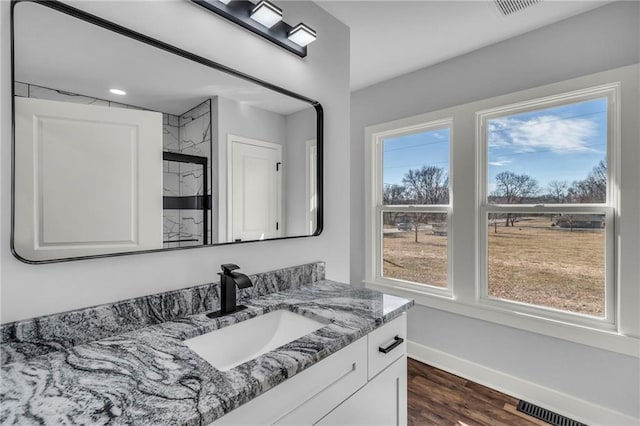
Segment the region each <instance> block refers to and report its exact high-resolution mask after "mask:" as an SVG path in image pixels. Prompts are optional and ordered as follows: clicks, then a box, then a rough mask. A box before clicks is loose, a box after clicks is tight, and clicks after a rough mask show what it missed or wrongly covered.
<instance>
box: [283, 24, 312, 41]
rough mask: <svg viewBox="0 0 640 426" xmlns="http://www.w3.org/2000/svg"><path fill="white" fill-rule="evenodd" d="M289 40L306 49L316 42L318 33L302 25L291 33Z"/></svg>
mask: <svg viewBox="0 0 640 426" xmlns="http://www.w3.org/2000/svg"><path fill="white" fill-rule="evenodd" d="M288 38H289V40H291V41H292V42H294V43H295V44H297V45H298V46H301V47H305V46H306V45H307V44H309V43H311V42H313V41H315V40H316V32H315V31H314V30H312V29H311V28H309V27H307V26H306V25H305V24H302V23H300V24H298V25H296V27H295V28H294V29H292V30H291V31H290V32H289V37H288Z"/></svg>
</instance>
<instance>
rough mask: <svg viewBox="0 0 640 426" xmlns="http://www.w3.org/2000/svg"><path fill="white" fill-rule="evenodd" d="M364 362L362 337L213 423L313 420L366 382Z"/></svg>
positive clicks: (310, 421)
mask: <svg viewBox="0 0 640 426" xmlns="http://www.w3.org/2000/svg"><path fill="white" fill-rule="evenodd" d="M366 363H367V338H366V337H363V338H361V339H359V340H357V341H355V342H354V343H352V344H350V345H348V346H347V347H345V348H343V349H341V350H339V351H338V352H336V353H335V354H333V355H331V356H329V357H327V359H324V360H322V361H320V362H319V363H317V364H316V365H314V366H312V367H310V368H308V369H307V370H305V371H302V372H301V373H299V374H296V375H295V376H293V377H292V378H290V379H288V380H285V381H284V382H282V383H280V384H279V385H278V386H275V387H274V388H273V389H270V390H269V391H267V392H265V393H264V394H262V395H260V396H258V397H256V398H255V399H253V400H251V401H249V402H247V403H246V404H244V405H242V406H241V407H238V408H236V409H235V410H233V411H231V412H230V413H228V414H226V415H224V416H222V417H220V418H219V419H218V420H216V421H215V422H213V423H212V424H214V425H230V426H231V425H233V426H238V425H271V424H298V425H299V424H303V423H304V424H311V423H314V422H315V421H317V420H319V419H320V418H321V417H322V416H324V415H325V414H326V413H328V412H329V411H331V410H332V409H333V408H334V407H335V406H336V405H338V404H339V403H340V402H341V401H343V400H345V399H346V398H347V397H349V395H351V394H353V393H354V392H356V391H357V390H358V389H359V388H361V387H362V386H364V385H365V384H366V383H367V373H366V368H367V367H366ZM296 407H297V408H296Z"/></svg>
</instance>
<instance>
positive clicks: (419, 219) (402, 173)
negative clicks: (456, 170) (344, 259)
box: [374, 120, 451, 294]
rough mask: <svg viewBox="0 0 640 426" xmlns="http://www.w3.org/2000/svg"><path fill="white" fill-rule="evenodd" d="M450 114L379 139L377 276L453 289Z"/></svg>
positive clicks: (411, 285) (400, 282)
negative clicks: (451, 264) (451, 275)
mask: <svg viewBox="0 0 640 426" xmlns="http://www.w3.org/2000/svg"><path fill="white" fill-rule="evenodd" d="M450 145H451V120H445V121H437V122H430V123H426V124H419V125H416V126H412V127H410V128H401V129H391V130H389V131H387V132H385V133H384V134H380V135H378V138H377V141H376V149H377V156H376V165H375V167H376V172H377V175H378V177H379V179H378V186H377V189H376V193H377V194H376V197H377V200H376V217H377V229H376V232H375V234H376V245H377V247H378V249H377V250H376V253H378V254H379V255H377V256H376V260H375V262H374V263H375V268H376V272H375V274H376V279H379V280H382V281H386V282H393V283H394V284H395V285H401V286H405V287H409V288H415V287H418V288H420V289H421V290H426V291H432V292H440V293H445V294H448V293H450V291H449V288H450V285H449V277H450V268H449V263H450V262H449V259H450V256H449V243H448V242H449V235H450V226H449V214H450V211H451V207H450V195H449V192H450V181H451V178H450V172H451V170H450V169H451V167H450Z"/></svg>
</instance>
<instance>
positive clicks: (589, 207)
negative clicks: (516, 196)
mask: <svg viewBox="0 0 640 426" xmlns="http://www.w3.org/2000/svg"><path fill="white" fill-rule="evenodd" d="M619 90H620V84H619V83H613V84H606V85H602V86H597V87H591V88H587V89H583V90H577V91H572V92H567V93H562V94H558V95H554V96H548V97H544V98H539V99H533V100H529V101H525V102H519V103H515V104H510V105H506V106H500V107H497V108H491V109H487V110H483V111H478V112H477V113H476V135H477V139H478V142H479V146H480V149H479V152H478V156H477V159H478V164H477V168H476V170H477V172H478V176H477V185H478V189H477V194H478V196H477V202H478V209H477V222H478V227H477V230H478V235H477V240H478V262H477V265H478V271H477V280H476V282H477V283H478V289H477V291H476V302H477V303H478V304H479V305H482V306H486V307H491V308H494V309H499V310H504V311H512V312H514V313H519V314H524V315H531V316H539V317H544V318H548V319H551V320H557V321H562V322H566V323H573V324H577V325H581V326H586V327H592V328H598V329H603V330H615V329H616V327H617V322H616V318H617V312H616V311H617V306H616V292H617V290H616V284H615V283H616V277H615V269H616V267H615V265H616V253H615V244H614V242H615V235H616V230H615V229H616V228H615V225H616V223H615V222H616V221H615V214H616V211H617V209H618V204H617V203H618V199H619V196H618V191H617V189H616V188H618V182H619V167H618V160H617V159H618V149H619V144H620V143H619V132H618V128H619V126H618V125H617V124H618V123H619V121H620V108H619V98H620V95H619ZM601 98H606V99H607V114H608V115H607V197H606V200H605V202H604V203H598V204H548V205H544V204H542V205H532V204H490V203H489V202H488V195H489V191H488V187H487V185H488V179H487V176H488V175H487V169H488V148H489V147H488V141H487V132H486V129H487V126H486V123H487V121H488V120H491V119H493V118H498V117H504V116H509V115H514V114H520V113H525V112H531V111H537V110H542V109H547V108H553V107H557V106H562V105H568V104H572V103H578V102H584V101H590V100H595V99H601ZM507 212H509V213H516V214H555V213H574V214H577V213H586V214H603V215H604V216H605V231H604V232H605V316H604V317H603V318H598V317H595V316H590V315H584V314H579V313H573V312H569V311H565V310H559V309H554V308H551V307H545V306H541V305H532V304H527V303H521V302H517V301H513V300H507V299H500V298H496V297H492V296H489V293H488V222H487V220H488V215H489V214H490V213H507Z"/></svg>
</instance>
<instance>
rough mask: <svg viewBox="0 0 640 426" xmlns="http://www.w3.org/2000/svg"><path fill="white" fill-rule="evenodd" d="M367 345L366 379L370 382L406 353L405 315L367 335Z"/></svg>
mask: <svg viewBox="0 0 640 426" xmlns="http://www.w3.org/2000/svg"><path fill="white" fill-rule="evenodd" d="M367 345H368V348H367V358H368V363H369V367H368V378H369V380H371V379H372V378H373V377H374V376H375V375H376V374H378V373H380V372H381V371H382V370H384V369H385V368H386V367H387V366H388V365H390V364H391V363H392V362H393V361H395V360H397V359H398V358H400V357H401V356H403V355H405V354H406V353H407V314H402V315H400V316H399V317H398V318H396V319H394V320H393V321H391V322H390V323H388V324H385V325H383V326H382V327H380V328H378V329H376V330H373V331H372V332H371V333H369V336H368V343H367ZM383 350H384V351H386V353H385V352H383Z"/></svg>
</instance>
